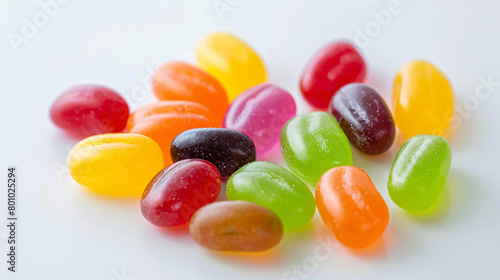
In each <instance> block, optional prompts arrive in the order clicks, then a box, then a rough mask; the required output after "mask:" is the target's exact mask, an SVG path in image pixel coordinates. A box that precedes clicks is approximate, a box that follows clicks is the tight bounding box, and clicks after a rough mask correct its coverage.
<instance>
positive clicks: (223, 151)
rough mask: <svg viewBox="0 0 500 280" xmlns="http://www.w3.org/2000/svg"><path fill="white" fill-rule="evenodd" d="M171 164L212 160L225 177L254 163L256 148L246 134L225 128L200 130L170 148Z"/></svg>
mask: <svg viewBox="0 0 500 280" xmlns="http://www.w3.org/2000/svg"><path fill="white" fill-rule="evenodd" d="M170 155H171V157H172V161H173V162H176V161H179V160H183V159H189V158H198V159H204V160H207V161H210V162H211V163H213V164H214V165H215V166H216V167H217V168H218V169H219V171H220V173H221V176H222V177H227V176H231V174H233V173H234V172H235V171H236V170H238V169H239V168H240V167H242V166H243V165H245V164H247V163H249V162H252V161H255V159H256V151H255V145H254V143H253V141H252V139H250V137H248V136H246V135H245V134H243V133H241V132H238V131H235V130H231V129H224V128H197V129H191V130H187V131H184V132H182V133H181V134H179V135H177V137H175V139H174V141H172V146H171V147H170Z"/></svg>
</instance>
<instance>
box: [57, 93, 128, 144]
mask: <svg viewBox="0 0 500 280" xmlns="http://www.w3.org/2000/svg"><path fill="white" fill-rule="evenodd" d="M128 115H129V108H128V105H127V102H126V101H125V99H123V98H122V97H121V96H120V95H119V94H118V93H116V92H115V91H113V90H111V89H109V88H106V87H103V86H98V85H80V86H75V87H72V88H70V89H68V90H66V91H65V92H64V93H63V94H62V95H61V96H59V97H58V98H57V99H56V101H55V102H54V104H53V105H52V108H51V109H50V118H51V119H52V121H53V122H54V124H55V125H57V126H58V127H59V128H61V129H62V130H63V131H65V132H67V133H68V134H70V135H72V136H76V137H88V136H92V135H96V134H103V133H112V132H121V131H122V130H123V129H124V128H125V126H126V125H127V118H128Z"/></svg>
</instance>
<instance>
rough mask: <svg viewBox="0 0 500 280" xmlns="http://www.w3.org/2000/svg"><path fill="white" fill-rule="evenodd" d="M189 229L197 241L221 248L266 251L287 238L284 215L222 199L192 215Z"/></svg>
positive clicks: (211, 247)
mask: <svg viewBox="0 0 500 280" xmlns="http://www.w3.org/2000/svg"><path fill="white" fill-rule="evenodd" d="M189 231H190V233H191V236H192V237H193V239H194V241H196V243H198V244H199V245H201V246H203V247H205V248H207V249H211V250H217V251H239V252H259V251H265V250H268V249H271V248H272V247H274V246H276V245H277V244H278V243H279V242H280V241H281V238H282V237H283V225H282V223H281V220H280V218H279V217H278V216H277V215H276V214H275V213H274V212H273V211H271V210H269V209H267V208H265V207H263V206H260V205H258V204H255V203H251V202H247V201H221V202H215V203H212V204H210V205H207V206H205V207H203V208H201V209H200V210H198V211H197V212H196V213H195V214H194V215H193V217H192V218H191V222H190V224H189Z"/></svg>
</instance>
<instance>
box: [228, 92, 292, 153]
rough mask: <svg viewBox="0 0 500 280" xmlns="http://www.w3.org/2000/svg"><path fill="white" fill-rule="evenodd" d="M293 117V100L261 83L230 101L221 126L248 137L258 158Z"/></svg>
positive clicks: (269, 147) (268, 148)
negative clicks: (253, 144)
mask: <svg viewBox="0 0 500 280" xmlns="http://www.w3.org/2000/svg"><path fill="white" fill-rule="evenodd" d="M295 114H296V107H295V101H294V100H293V97H292V96H291V95H290V94H289V93H288V92H286V91H285V90H283V89H281V88H279V87H277V86H275V85H271V84H261V85H257V86H254V87H251V88H249V89H247V90H246V91H244V92H243V93H241V94H240V95H239V96H238V97H236V98H235V99H234V100H233V102H232V103H231V105H230V106H229V108H228V109H227V112H226V115H225V117H224V121H223V123H222V126H223V127H227V128H230V129H234V130H237V131H240V132H242V133H245V134H246V135H248V136H249V137H250V138H252V140H253V142H254V143H255V148H256V149H257V153H258V154H259V155H261V154H264V153H266V152H267V151H269V150H270V149H271V148H272V147H274V146H275V145H276V143H278V142H279V137H280V136H279V135H280V131H281V128H283V125H284V124H285V123H286V121H288V120H289V119H290V118H292V117H294V116H295Z"/></svg>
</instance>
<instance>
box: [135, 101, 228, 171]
mask: <svg viewBox="0 0 500 280" xmlns="http://www.w3.org/2000/svg"><path fill="white" fill-rule="evenodd" d="M217 124H218V121H216V120H215V119H214V116H213V114H212V113H211V112H210V111H209V110H208V109H207V108H205V107H204V106H203V105H200V104H198V103H194V102H189V101H160V102H156V103H152V104H148V105H145V106H142V107H140V108H139V109H137V110H136V111H135V112H133V113H132V114H131V115H130V117H129V119H128V123H127V132H131V133H139V134H143V135H146V136H149V137H151V138H153V140H155V141H156V142H157V143H158V144H159V145H160V147H161V149H162V151H163V157H164V159H165V166H168V165H169V164H171V163H172V160H171V159H170V145H171V144H172V140H174V138H175V136H177V135H178V134H179V133H181V132H183V131H186V130H188V129H192V128H200V127H216V126H217Z"/></svg>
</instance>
